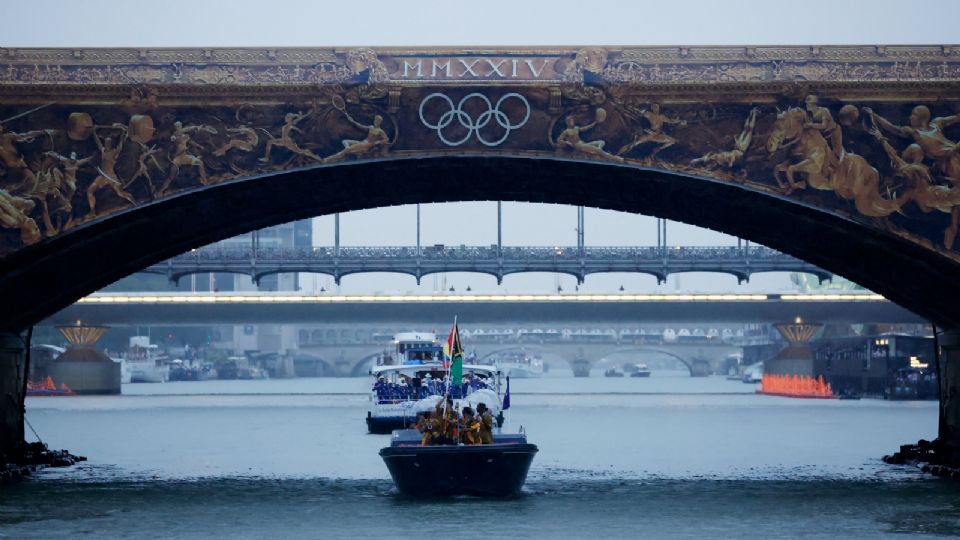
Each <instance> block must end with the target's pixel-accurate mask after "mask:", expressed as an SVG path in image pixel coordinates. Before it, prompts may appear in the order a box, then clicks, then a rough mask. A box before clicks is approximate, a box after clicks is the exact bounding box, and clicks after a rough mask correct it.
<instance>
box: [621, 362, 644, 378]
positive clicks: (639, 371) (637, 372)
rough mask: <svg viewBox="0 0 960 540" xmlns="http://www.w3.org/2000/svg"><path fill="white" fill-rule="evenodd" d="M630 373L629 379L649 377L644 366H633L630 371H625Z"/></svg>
mask: <svg viewBox="0 0 960 540" xmlns="http://www.w3.org/2000/svg"><path fill="white" fill-rule="evenodd" d="M626 371H629V372H630V376H631V377H649V376H650V368H649V367H647V365H646V364H633V365H632V366H631V368H630V369H628V370H626Z"/></svg>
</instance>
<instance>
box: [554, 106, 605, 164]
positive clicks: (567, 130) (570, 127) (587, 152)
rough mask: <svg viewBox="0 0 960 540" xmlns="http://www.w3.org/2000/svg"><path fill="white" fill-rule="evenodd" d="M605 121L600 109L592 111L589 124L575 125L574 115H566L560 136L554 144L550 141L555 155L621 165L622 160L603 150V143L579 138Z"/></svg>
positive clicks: (602, 110) (603, 111)
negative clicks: (593, 159)
mask: <svg viewBox="0 0 960 540" xmlns="http://www.w3.org/2000/svg"><path fill="white" fill-rule="evenodd" d="M606 119H607V111H606V110H605V109H603V108H600V107H598V108H597V109H595V110H594V114H593V122H590V123H589V124H584V125H577V119H576V117H575V115H574V114H568V115H567V116H566V118H564V124H565V127H564V128H563V131H561V132H560V135H558V136H557V140H556V141H555V142H554V141H551V144H552V146H553V147H554V148H556V153H557V155H561V156H570V155H573V156H581V157H587V158H597V159H603V160H608V161H616V162H618V163H623V162H624V159H623V158H622V157H620V156H615V155H613V154H611V153H609V152H607V151H606V150H604V149H603V147H604V145H605V144H606V142H605V141H602V140H594V141H584V140H583V139H582V138H581V137H580V134H581V133H583V132H584V131H589V130H591V129H593V128H594V127H595V126H596V125H597V124H602V123H603V122H605V121H606ZM551 131H552V129H551ZM549 135H550V133H549V132H548V136H549Z"/></svg>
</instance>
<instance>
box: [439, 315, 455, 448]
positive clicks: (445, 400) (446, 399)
mask: <svg viewBox="0 0 960 540" xmlns="http://www.w3.org/2000/svg"><path fill="white" fill-rule="evenodd" d="M452 332H453V334H452V335H453V336H454V339H458V338H459V336H457V316H456V315H454V316H453V330H452ZM449 354H450V362H449V363H448V364H447V389H446V392H445V393H444V396H443V421H444V422H446V421H447V412H448V411H449V405H450V399H449V398H450V383H451V382H452V381H451V378H452V377H451V373H450V371H451V370H452V369H453V344H452V343H451V344H450V351H449ZM453 431H454V433H455V432H456V431H457V430H456V429H454V430H453ZM458 442H459V441H454V444H457V443H458Z"/></svg>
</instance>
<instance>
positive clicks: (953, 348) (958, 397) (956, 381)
mask: <svg viewBox="0 0 960 540" xmlns="http://www.w3.org/2000/svg"><path fill="white" fill-rule="evenodd" d="M939 344H940V355H941V358H940V362H941V370H942V378H941V380H940V395H941V400H940V407H941V414H940V429H939V433H938V436H939V438H940V440H942V441H944V442H946V443H947V444H948V446H949V447H950V449H951V450H952V452H953V453H954V454H955V455H960V330H947V331H945V332H944V333H943V334H941V335H940V337H939Z"/></svg>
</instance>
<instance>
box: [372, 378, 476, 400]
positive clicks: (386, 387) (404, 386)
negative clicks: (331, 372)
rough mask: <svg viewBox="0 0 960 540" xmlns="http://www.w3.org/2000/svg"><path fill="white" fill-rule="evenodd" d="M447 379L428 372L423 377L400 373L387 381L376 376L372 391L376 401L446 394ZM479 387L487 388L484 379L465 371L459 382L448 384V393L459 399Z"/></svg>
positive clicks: (422, 397)
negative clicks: (392, 379) (395, 378)
mask: <svg viewBox="0 0 960 540" xmlns="http://www.w3.org/2000/svg"><path fill="white" fill-rule="evenodd" d="M447 380H448V379H447V377H446V376H444V377H442V378H441V377H433V376H432V375H431V374H429V373H427V374H426V375H424V377H423V378H420V377H410V376H407V375H403V374H401V375H400V377H399V378H398V380H397V382H391V381H388V380H387V379H386V378H385V377H377V381H376V382H375V383H374V384H373V391H374V393H376V395H377V402H378V403H396V402H398V401H407V400H411V399H424V398H426V397H428V396H439V395H444V394H447V393H448V392H447ZM481 388H489V386H488V385H487V383H486V381H485V380H484V379H483V378H482V377H478V376H476V375H475V374H473V373H467V374H465V375H464V376H463V379H462V380H461V381H460V384H456V385H451V386H450V389H449V395H450V396H451V397H453V398H454V399H461V398H463V397H465V396H467V394H469V393H471V392H473V391H475V390H479V389H481Z"/></svg>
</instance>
